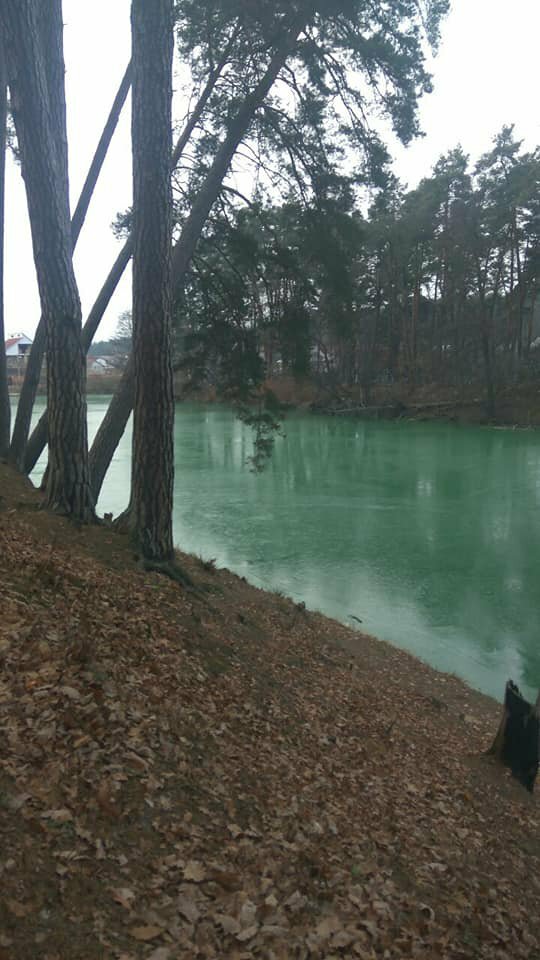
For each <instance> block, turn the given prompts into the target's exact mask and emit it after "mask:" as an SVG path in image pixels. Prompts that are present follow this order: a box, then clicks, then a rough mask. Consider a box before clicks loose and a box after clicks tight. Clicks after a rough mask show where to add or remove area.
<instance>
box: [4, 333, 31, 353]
mask: <svg viewBox="0 0 540 960" xmlns="http://www.w3.org/2000/svg"><path fill="white" fill-rule="evenodd" d="M19 340H27V341H28V343H32V341H31V340H30V337H27V336H26V334H25V333H18V334H17V335H16V336H15V337H9V338H8V339H7V340H6V350H8V349H9V347H13V346H15V344H16V343H18V342H19Z"/></svg>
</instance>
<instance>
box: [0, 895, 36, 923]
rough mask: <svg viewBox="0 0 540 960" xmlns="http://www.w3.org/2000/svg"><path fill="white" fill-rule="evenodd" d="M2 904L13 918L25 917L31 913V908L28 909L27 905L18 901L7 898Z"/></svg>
mask: <svg viewBox="0 0 540 960" xmlns="http://www.w3.org/2000/svg"><path fill="white" fill-rule="evenodd" d="M4 902H5V904H6V907H7V908H8V910H9V912H10V913H12V914H13V916H14V917H19V918H22V917H26V916H28V914H29V913H31V912H32V907H29V906H28V905H27V904H24V903H20V902H19V900H11V899H10V898H9V897H6V899H5V901H4Z"/></svg>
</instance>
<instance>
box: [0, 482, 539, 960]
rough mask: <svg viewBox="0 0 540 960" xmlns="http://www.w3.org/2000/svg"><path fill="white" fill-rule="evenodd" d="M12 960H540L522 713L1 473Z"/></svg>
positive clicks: (0, 754)
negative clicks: (520, 770) (512, 737)
mask: <svg viewBox="0 0 540 960" xmlns="http://www.w3.org/2000/svg"><path fill="white" fill-rule="evenodd" d="M0 496H1V497H2V498H3V499H1V500H0V570H1V618H0V665H1V673H0V824H1V845H0V958H1V960H23V958H24V960H34V958H35V960H38V958H39V960H96V958H114V960H138V958H148V960H150V958H151V960H176V958H217V957H227V958H229V957H230V958H235V960H248V958H265V960H285V958H321V960H322V958H325V960H333V958H343V957H349V958H357V960H373V958H385V960H397V958H409V957H411V958H414V957H419V958H425V960H427V958H430V960H445V958H452V960H454V958H455V960H458V958H460V960H461V958H463V960H465V958H470V960H477V958H489V960H503V958H504V960H507V958H510V957H511V958H524V960H534V958H540V921H539V918H538V897H539V894H540V870H539V866H540V863H539V857H540V845H539V839H538V804H537V802H536V799H535V798H531V797H529V795H528V794H527V793H526V792H525V791H524V790H522V788H521V787H519V786H518V785H517V784H516V783H514V782H513V781H512V780H511V779H509V777H508V775H507V774H506V773H505V772H504V771H502V770H501V769H500V768H498V767H495V766H493V765H491V764H490V763H488V762H487V761H486V760H485V759H483V758H482V756H481V754H482V751H483V750H484V749H485V748H486V747H487V746H488V745H489V743H490V740H491V739H492V737H493V734H494V731H495V729H496V726H497V723H498V707H497V705H496V704H494V703H493V702H492V701H490V700H488V699H487V698H485V697H482V696H481V695H480V694H477V693H474V692H473V691H471V690H469V689H468V688H467V687H466V686H465V685H464V684H462V683H461V682H459V681H458V680H456V679H455V678H452V677H448V676H444V675H441V674H437V673H436V672H435V671H433V670H431V669H430V668H428V667H426V666H424V665H423V664H421V663H419V662H418V661H416V660H414V659H413V658H412V657H409V656H408V655H407V654H405V653H402V652H400V651H398V650H395V649H393V648H391V647H389V646H387V645H386V644H383V643H379V642H377V641H376V640H373V639H372V638H369V637H363V636H362V635H360V634H358V633H356V632H354V631H352V630H348V629H347V628H345V627H343V626H342V625H340V624H338V623H336V622H333V621H331V620H328V619H326V618H324V617H322V616H319V615H316V614H313V613H310V612H306V611H304V610H302V609H301V608H299V607H297V606H295V605H294V604H293V603H292V602H291V601H289V600H286V599H284V598H282V597H277V596H275V595H272V594H265V593H263V592H262V591H259V590H256V589H255V588H253V587H251V586H249V585H248V584H246V583H245V582H244V581H242V580H241V579H239V578H237V577H234V576H233V575H231V574H229V573H228V572H226V571H213V570H212V569H211V567H210V566H209V565H208V568H206V567H205V566H204V565H203V564H202V563H201V562H200V561H198V560H196V559H195V558H184V563H185V565H186V567H187V568H188V569H189V571H190V572H191V574H192V576H193V578H194V580H195V581H196V584H197V588H198V589H197V590H196V591H193V590H191V591H187V590H185V589H183V588H180V587H179V586H178V585H176V584H174V583H172V582H169V581H167V580H164V579H163V578H160V577H159V576H158V575H157V574H147V573H146V574H145V573H142V572H140V571H138V570H137V569H136V567H135V565H134V561H133V558H132V556H131V554H130V551H129V548H128V546H127V545H126V543H125V541H124V540H123V539H122V538H120V537H118V536H116V535H114V534H113V533H111V532H110V531H109V530H107V529H106V528H103V527H101V528H98V529H95V530H91V531H76V530H74V529H73V528H72V527H70V526H68V524H66V523H65V522H64V521H62V520H59V519H56V518H51V517H49V516H48V515H47V514H45V513H44V512H42V511H39V510H37V509H36V507H37V504H38V498H37V494H36V493H35V492H34V491H31V490H30V489H29V488H27V487H24V486H23V485H22V483H21V482H20V481H19V480H18V479H17V478H14V477H13V476H12V475H11V474H10V473H9V472H8V471H7V470H6V469H5V468H1V467H0Z"/></svg>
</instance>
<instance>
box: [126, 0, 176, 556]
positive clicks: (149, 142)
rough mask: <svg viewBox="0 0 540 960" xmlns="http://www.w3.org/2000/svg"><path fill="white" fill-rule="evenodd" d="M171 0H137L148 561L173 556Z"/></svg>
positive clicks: (141, 528)
mask: <svg viewBox="0 0 540 960" xmlns="http://www.w3.org/2000/svg"><path fill="white" fill-rule="evenodd" d="M172 13H173V11H172V0H154V2H153V3H148V0H132V4H131V30H132V41H133V51H132V53H133V109H132V127H131V135H132V145H133V361H134V363H133V365H134V374H135V398H134V408H133V455H132V465H131V525H132V526H131V533H132V537H133V540H134V543H135V545H136V547H137V549H138V550H139V551H140V553H141V555H142V557H143V558H144V559H145V560H146V561H150V562H152V563H170V562H171V561H172V559H173V554H174V550H173V534H172V508H173V488H174V450H173V430H174V397H173V374H172V348H171V232H172V191H171V172H170V163H171V160H170V158H171V148H172V143H171V125H172V117H171V104H172V53H173V19H172Z"/></svg>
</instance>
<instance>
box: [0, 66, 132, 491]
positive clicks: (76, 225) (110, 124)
mask: <svg viewBox="0 0 540 960" xmlns="http://www.w3.org/2000/svg"><path fill="white" fill-rule="evenodd" d="M130 85H131V63H130V64H128V67H127V69H126V72H125V74H124V76H123V77H122V81H121V83H120V86H119V88H118V91H117V93H116V96H115V98H114V101H113V105H112V107H111V111H110V113H109V116H108V118H107V122H106V124H105V126H104V128H103V132H102V134H101V137H100V139H99V143H98V145H97V147H96V151H95V153H94V156H93V158H92V162H91V164H90V167H89V169H88V174H87V176H86V180H85V182H84V185H83V188H82V190H81V194H80V196H79V200H78V203H77V206H76V208H75V212H74V214H73V217H72V220H71V242H72V249H73V250H75V247H76V245H77V240H78V239H79V235H80V232H81V230H82V228H83V225H84V221H85V219H86V214H87V213H88V208H89V206H90V201H91V199H92V195H93V192H94V189H95V186H96V183H97V181H98V178H99V175H100V173H101V168H102V166H103V162H104V160H105V157H106V155H107V151H108V149H109V146H110V144H111V140H112V138H113V135H114V132H115V130H116V127H117V125H118V121H119V119H120V114H121V112H122V108H123V106H124V103H125V102H126V97H127V95H128V91H129V87H130ZM118 259H120V258H118ZM127 262H129V257H128V260H127V261H126V263H127ZM124 266H125V264H124ZM113 269H114V268H113ZM111 273H112V271H111ZM120 276H121V273H120ZM120 276H119V277H118V279H117V281H116V283H118V280H119V279H120ZM106 282H107V281H106ZM115 289H116V284H115V285H114V287H113V290H112V291H111V294H110V296H109V299H110V297H111V296H112V293H113V292H114V290H115ZM100 296H101V295H100ZM107 304H108V300H107V303H106V304H105V307H106V306H107ZM105 307H104V308H103V311H102V313H101V316H100V317H99V320H101V317H102V316H103V313H104V311H105ZM89 319H90V318H89ZM99 320H98V323H99ZM94 332H95V331H94ZM92 336H93V334H92ZM45 341H46V337H45V319H44V317H43V316H42V317H41V318H40V321H39V324H38V327H37V330H36V334H35V337H34V342H33V344H32V347H31V349H30V353H29V356H28V363H27V367H26V372H25V377H24V381H23V385H22V388H21V393H20V397H19V403H18V405H17V416H16V418H15V425H14V428H13V437H12V440H11V449H10V454H9V459H10V461H11V462H12V463H13V464H14V465H15V466H16V467H17V468H18V469H19V470H24V471H25V472H27V473H29V472H30V471H29V470H27V469H26V463H27V461H28V460H29V459H31V457H32V455H33V454H32V453H30V455H27V454H26V452H25V447H26V443H27V440H28V434H29V432H30V421H31V419H32V410H33V408H34V401H35V399H36V393H37V389H38V386H39V381H40V377H41V367H42V364H43V357H44V354H45ZM90 342H91V341H90ZM40 435H41V436H43V428H42V427H40ZM46 442H47V441H46V430H45V440H44V442H43V446H45V443H46ZM43 446H42V447H41V449H40V450H39V452H38V454H37V456H36V458H35V460H37V458H38V457H39V455H40V453H41V450H42V449H43ZM34 449H35V444H34ZM35 460H34V463H35ZM33 465H34V464H32V466H33ZM31 469H32V468H31Z"/></svg>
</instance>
